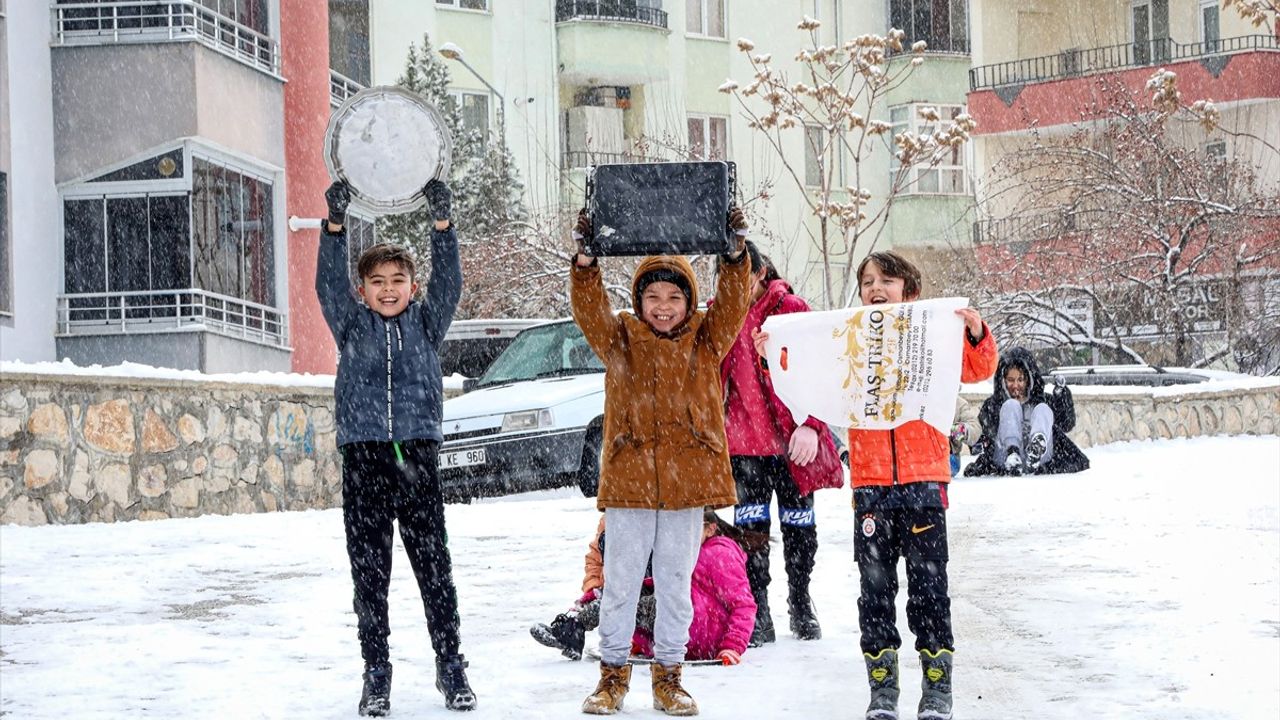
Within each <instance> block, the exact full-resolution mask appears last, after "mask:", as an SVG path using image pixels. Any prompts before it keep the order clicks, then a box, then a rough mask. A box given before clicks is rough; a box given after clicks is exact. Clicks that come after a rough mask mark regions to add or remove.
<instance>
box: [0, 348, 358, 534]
mask: <svg viewBox="0 0 1280 720" xmlns="http://www.w3.org/2000/svg"><path fill="white" fill-rule="evenodd" d="M2 380H3V385H0V522H4V523H18V524H22V525H41V524H45V523H81V522H91V521H105V522H111V521H114V520H134V519H139V520H155V519H161V518H170V517H194V516H197V515H205V514H209V513H218V514H228V513H249V512H263V511H274V510H304V509H307V508H328V507H334V506H336V505H339V504H340V503H341V501H342V495H341V492H342V483H341V474H340V472H339V469H340V465H339V459H338V454H337V448H336V440H337V435H336V432H335V427H334V420H333V390H332V388H326V387H292V386H290V387H276V386H267V385H247V384H246V385H238V384H228V383H220V382H203V381H181V380H162V379H148V378H116V377H91V376H84V375H48V374H15V373H5V375H4V376H3V378H2Z"/></svg>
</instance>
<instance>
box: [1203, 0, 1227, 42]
mask: <svg viewBox="0 0 1280 720" xmlns="http://www.w3.org/2000/svg"><path fill="white" fill-rule="evenodd" d="M1221 37H1222V34H1221V29H1220V28H1219V27H1218V0H1200V42H1202V43H1204V49H1205V50H1206V51H1209V52H1213V51H1215V50H1217V48H1218V40H1219V39H1220V38H1221Z"/></svg>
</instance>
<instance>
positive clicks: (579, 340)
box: [476, 322, 604, 388]
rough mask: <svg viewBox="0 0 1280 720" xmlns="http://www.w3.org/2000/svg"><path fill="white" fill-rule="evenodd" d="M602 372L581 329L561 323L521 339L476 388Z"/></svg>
mask: <svg viewBox="0 0 1280 720" xmlns="http://www.w3.org/2000/svg"><path fill="white" fill-rule="evenodd" d="M599 372H604V365H603V364H602V363H601V362H600V358H597V357H596V354H595V353H594V352H592V351H591V346H589V345H587V339H586V338H584V337H583V336H582V331H581V330H580V329H578V325H577V324H576V323H572V322H561V323H553V324H550V325H539V326H538V327H532V328H529V329H528V330H525V331H524V332H521V333H520V334H519V335H517V336H516V339H515V340H513V341H511V344H510V345H508V346H507V349H506V350H504V351H503V353H502V354H501V355H499V356H498V358H497V359H496V360H494V361H493V364H492V365H490V366H489V369H488V370H486V371H485V373H484V375H482V376H480V380H479V381H478V382H477V383H476V387H478V388H479V387H485V386H486V385H504V384H506V383H513V382H520V381H521V380H533V379H535V378H544V377H556V376H561V375H582V374H586V373H599Z"/></svg>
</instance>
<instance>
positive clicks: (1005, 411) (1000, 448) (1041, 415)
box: [995, 398, 1053, 467]
mask: <svg viewBox="0 0 1280 720" xmlns="http://www.w3.org/2000/svg"><path fill="white" fill-rule="evenodd" d="M1028 414H1030V417H1027V415H1028ZM1024 428H1025V430H1026V432H1023V430H1024ZM1035 433H1043V434H1044V439H1045V448H1044V455H1042V456H1041V457H1040V464H1042V465H1043V464H1044V463H1047V462H1049V459H1050V458H1052V457H1053V410H1051V409H1050V408H1049V406H1048V405H1047V404H1045V403H1037V404H1035V405H1029V406H1028V405H1023V404H1022V403H1020V402H1018V401H1017V400H1014V399H1013V398H1009V399H1008V400H1005V401H1004V404H1002V405H1001V406H1000V427H999V428H998V429H997V430H996V440H997V442H996V448H995V460H996V465H997V466H999V467H1004V461H1005V458H1006V457H1007V456H1008V453H1009V448H1011V447H1013V448H1017V449H1018V454H1019V455H1021V454H1022V451H1023V448H1024V447H1025V446H1026V444H1027V443H1026V441H1027V438H1029V437H1031V436H1032V435H1034V434H1035Z"/></svg>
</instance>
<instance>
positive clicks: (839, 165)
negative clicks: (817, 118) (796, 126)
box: [804, 125, 844, 190]
mask: <svg viewBox="0 0 1280 720" xmlns="http://www.w3.org/2000/svg"><path fill="white" fill-rule="evenodd" d="M840 140H841V139H840V138H837V139H836V147H834V148H828V147H825V144H826V142H827V131H826V130H824V129H823V128H821V127H819V126H817V125H805V126H804V184H805V185H808V186H810V187H820V186H821V185H822V181H823V179H824V178H823V174H824V173H826V172H828V171H830V170H831V168H830V167H829V166H828V163H830V162H832V161H833V160H834V162H835V164H836V167H835V171H834V172H833V173H831V189H833V190H835V189H840V188H841V187H843V186H844V148H843V147H841V146H840V144H839V143H840ZM833 155H834V157H833Z"/></svg>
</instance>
